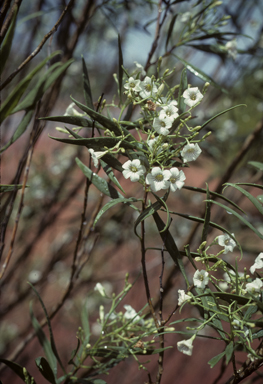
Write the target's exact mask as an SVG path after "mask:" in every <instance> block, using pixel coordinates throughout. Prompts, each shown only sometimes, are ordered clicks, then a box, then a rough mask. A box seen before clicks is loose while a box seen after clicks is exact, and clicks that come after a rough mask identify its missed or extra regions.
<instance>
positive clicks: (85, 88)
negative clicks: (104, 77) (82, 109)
mask: <svg viewBox="0 0 263 384" xmlns="http://www.w3.org/2000/svg"><path fill="white" fill-rule="evenodd" d="M81 60H82V79H83V91H84V98H85V102H86V104H87V106H88V107H89V108H90V109H94V105H93V101H92V93H91V88H90V82H89V74H88V69H87V66H86V63H85V60H84V57H83V56H82V55H81Z"/></svg>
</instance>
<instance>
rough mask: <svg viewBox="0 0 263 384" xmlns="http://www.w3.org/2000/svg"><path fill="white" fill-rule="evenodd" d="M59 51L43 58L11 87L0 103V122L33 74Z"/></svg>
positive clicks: (13, 105)
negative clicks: (10, 90)
mask: <svg viewBox="0 0 263 384" xmlns="http://www.w3.org/2000/svg"><path fill="white" fill-rule="evenodd" d="M59 53H60V51H56V52H54V53H53V54H52V55H50V56H48V57H47V58H46V59H45V60H43V61H42V62H41V63H40V64H39V65H38V66H36V68H34V69H33V70H32V71H31V72H30V73H29V74H28V75H27V76H26V77H25V78H24V79H23V80H21V81H20V82H19V83H18V85H17V86H16V87H15V88H14V89H13V91H12V92H11V93H10V94H9V96H8V97H7V98H6V100H5V101H4V102H3V103H2V106H1V109H0V123H2V122H3V121H4V120H5V118H6V117H7V116H9V115H10V114H11V113H12V111H13V109H14V108H15V107H16V105H17V104H18V102H19V100H20V98H21V97H22V95H23V94H24V92H25V91H26V89H27V87H28V85H29V83H30V81H31V80H32V78H33V77H34V76H35V74H36V73H37V72H38V71H40V69H41V68H43V67H44V65H45V64H46V63H47V62H48V61H49V60H51V59H52V58H53V57H54V56H56V55H58V54H59Z"/></svg>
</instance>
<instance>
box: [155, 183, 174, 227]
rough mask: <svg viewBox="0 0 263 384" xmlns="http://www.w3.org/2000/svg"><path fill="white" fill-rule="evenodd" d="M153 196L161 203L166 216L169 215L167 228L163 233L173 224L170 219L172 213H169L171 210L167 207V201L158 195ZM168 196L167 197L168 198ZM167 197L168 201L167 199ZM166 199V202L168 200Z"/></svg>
mask: <svg viewBox="0 0 263 384" xmlns="http://www.w3.org/2000/svg"><path fill="white" fill-rule="evenodd" d="M152 194H153V195H154V197H155V198H156V200H157V201H159V203H160V204H161V205H162V206H163V207H164V209H165V211H166V214H167V220H166V224H165V227H164V228H163V230H162V232H164V231H166V230H167V229H168V228H169V226H170V224H171V217H170V213H169V209H168V207H167V205H166V204H165V201H164V200H163V199H162V198H161V197H159V196H158V195H156V193H154V192H152ZM168 196H169V190H168ZM168 196H167V197H168ZM167 197H166V199H167ZM166 199H165V200H166Z"/></svg>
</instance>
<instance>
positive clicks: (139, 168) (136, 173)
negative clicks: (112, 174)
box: [122, 159, 146, 181]
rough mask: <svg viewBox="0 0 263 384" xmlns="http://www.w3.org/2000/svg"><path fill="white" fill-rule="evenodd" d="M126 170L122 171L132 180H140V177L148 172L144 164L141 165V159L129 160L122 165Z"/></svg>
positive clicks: (126, 177)
mask: <svg viewBox="0 0 263 384" xmlns="http://www.w3.org/2000/svg"><path fill="white" fill-rule="evenodd" d="M122 168H123V169H124V171H122V173H123V176H124V177H125V179H129V178H130V179H131V181H138V180H139V179H140V177H141V176H142V175H143V174H144V173H145V172H146V169H145V167H144V165H141V162H140V160H139V159H134V160H128V161H126V163H124V164H123V165H122Z"/></svg>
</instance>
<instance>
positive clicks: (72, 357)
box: [68, 339, 87, 365]
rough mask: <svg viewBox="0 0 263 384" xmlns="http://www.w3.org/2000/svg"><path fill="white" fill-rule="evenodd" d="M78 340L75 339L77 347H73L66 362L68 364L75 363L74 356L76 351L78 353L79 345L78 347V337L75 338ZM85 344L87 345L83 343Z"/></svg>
mask: <svg viewBox="0 0 263 384" xmlns="http://www.w3.org/2000/svg"><path fill="white" fill-rule="evenodd" d="M77 340H78V341H77V347H76V348H75V349H73V351H72V352H71V355H70V359H69V362H68V364H73V365H75V363H74V358H75V357H76V355H77V353H78V350H79V347H80V340H79V339H77ZM85 345H87V344H85Z"/></svg>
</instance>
